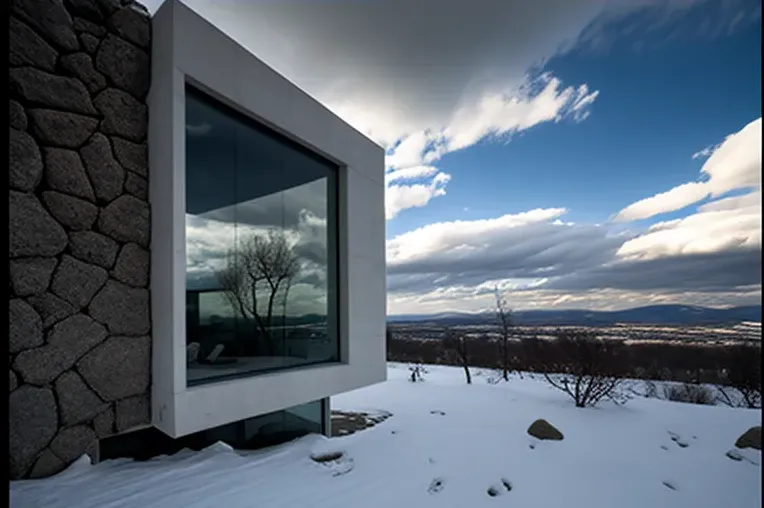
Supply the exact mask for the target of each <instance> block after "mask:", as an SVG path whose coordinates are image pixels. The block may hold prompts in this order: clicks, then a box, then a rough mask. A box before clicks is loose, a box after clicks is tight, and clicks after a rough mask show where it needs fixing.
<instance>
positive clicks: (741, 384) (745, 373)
mask: <svg viewBox="0 0 764 508" xmlns="http://www.w3.org/2000/svg"><path fill="white" fill-rule="evenodd" d="M728 358H729V360H728V362H727V368H725V369H724V370H722V372H721V373H720V376H719V377H720V381H721V384H722V385H723V386H720V387H719V389H718V391H719V395H720V397H719V399H720V400H721V401H722V402H723V403H725V404H727V405H729V406H733V407H735V406H740V407H747V408H751V409H755V408H761V346H759V345H755V344H745V345H742V344H741V345H737V346H732V347H730V348H728ZM730 389H732V390H733V391H735V392H737V394H738V395H739V397H733V396H732V395H731V394H730V393H729V392H730Z"/></svg>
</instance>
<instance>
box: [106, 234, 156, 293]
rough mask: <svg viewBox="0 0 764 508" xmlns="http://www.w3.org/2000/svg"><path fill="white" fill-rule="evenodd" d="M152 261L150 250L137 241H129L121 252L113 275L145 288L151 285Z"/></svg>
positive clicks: (121, 280)
mask: <svg viewBox="0 0 764 508" xmlns="http://www.w3.org/2000/svg"><path fill="white" fill-rule="evenodd" d="M150 263H151V256H150V254H149V251H147V250H146V249H144V248H142V247H141V246H139V245H138V244H136V243H128V244H125V246H124V247H122V250H121V251H120V252H119V256H118V257H117V263H116V264H115V265H114V269H113V270H112V271H111V276H112V277H114V278H115V279H117V280H118V281H120V282H124V283H125V284H127V285H128V286H133V287H138V288H145V287H147V286H148V285H149V266H150Z"/></svg>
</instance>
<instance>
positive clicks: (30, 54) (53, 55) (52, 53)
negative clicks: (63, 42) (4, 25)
mask: <svg viewBox="0 0 764 508" xmlns="http://www.w3.org/2000/svg"><path fill="white" fill-rule="evenodd" d="M8 24H9V29H10V39H9V47H8V63H9V64H10V65H13V66H22V65H31V66H33V67H37V68H40V69H43V70H46V71H51V72H53V70H54V69H55V68H56V59H57V58H58V53H57V52H56V50H55V49H53V47H52V46H51V45H50V44H48V43H47V42H45V40H44V39H43V38H42V37H40V36H39V35H37V34H36V33H35V31H34V30H32V29H31V28H29V26H28V25H26V24H25V23H22V22H21V21H19V20H18V19H17V18H15V17H13V16H11V18H10V20H9V23H8Z"/></svg>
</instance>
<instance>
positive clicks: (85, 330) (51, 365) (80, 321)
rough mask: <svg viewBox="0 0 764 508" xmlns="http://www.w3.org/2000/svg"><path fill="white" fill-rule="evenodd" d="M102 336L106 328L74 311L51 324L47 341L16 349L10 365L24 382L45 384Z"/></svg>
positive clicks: (70, 365)
mask: <svg viewBox="0 0 764 508" xmlns="http://www.w3.org/2000/svg"><path fill="white" fill-rule="evenodd" d="M105 338H106V329H105V328H104V327H103V326H102V325H101V324H99V323H96V322H95V321H93V320H92V319H91V318H89V317H88V316H86V315H84V314H75V315H73V316H70V317H68V318H66V319H65V320H63V321H61V322H60V323H57V324H56V325H55V326H53V329H52V330H51V331H50V333H49V334H48V344H46V345H45V346H42V347H39V348H36V349H29V350H27V351H22V352H21V353H19V354H18V355H17V356H16V361H14V362H13V367H14V369H15V370H16V372H18V373H19V374H20V375H21V378H22V379H23V380H24V382H26V383H30V384H33V385H46V384H48V383H50V382H51V381H53V380H54V379H56V378H57V377H58V376H60V375H61V374H62V373H63V372H64V371H65V370H68V369H70V368H71V367H72V366H73V365H74V363H75V362H76V361H77V360H79V359H80V358H81V357H82V355H84V354H85V353H86V352H88V351H89V350H91V349H92V348H93V347H95V346H96V345H98V344H99V343H101V342H103V340H104V339H105Z"/></svg>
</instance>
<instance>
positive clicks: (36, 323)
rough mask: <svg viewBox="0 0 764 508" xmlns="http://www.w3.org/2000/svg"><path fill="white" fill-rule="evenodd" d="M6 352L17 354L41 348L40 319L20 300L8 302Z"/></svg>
mask: <svg viewBox="0 0 764 508" xmlns="http://www.w3.org/2000/svg"><path fill="white" fill-rule="evenodd" d="M8 324H9V326H8V352H9V353H18V352H19V351H24V350H26V349H32V348H36V347H38V346H42V345H43V343H44V342H45V339H44V338H43V334H42V318H41V317H40V315H39V314H38V313H37V311H36V310H34V307H32V306H31V305H29V304H28V303H27V302H25V301H24V300H22V299H21V298H14V299H12V300H9V301H8Z"/></svg>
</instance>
